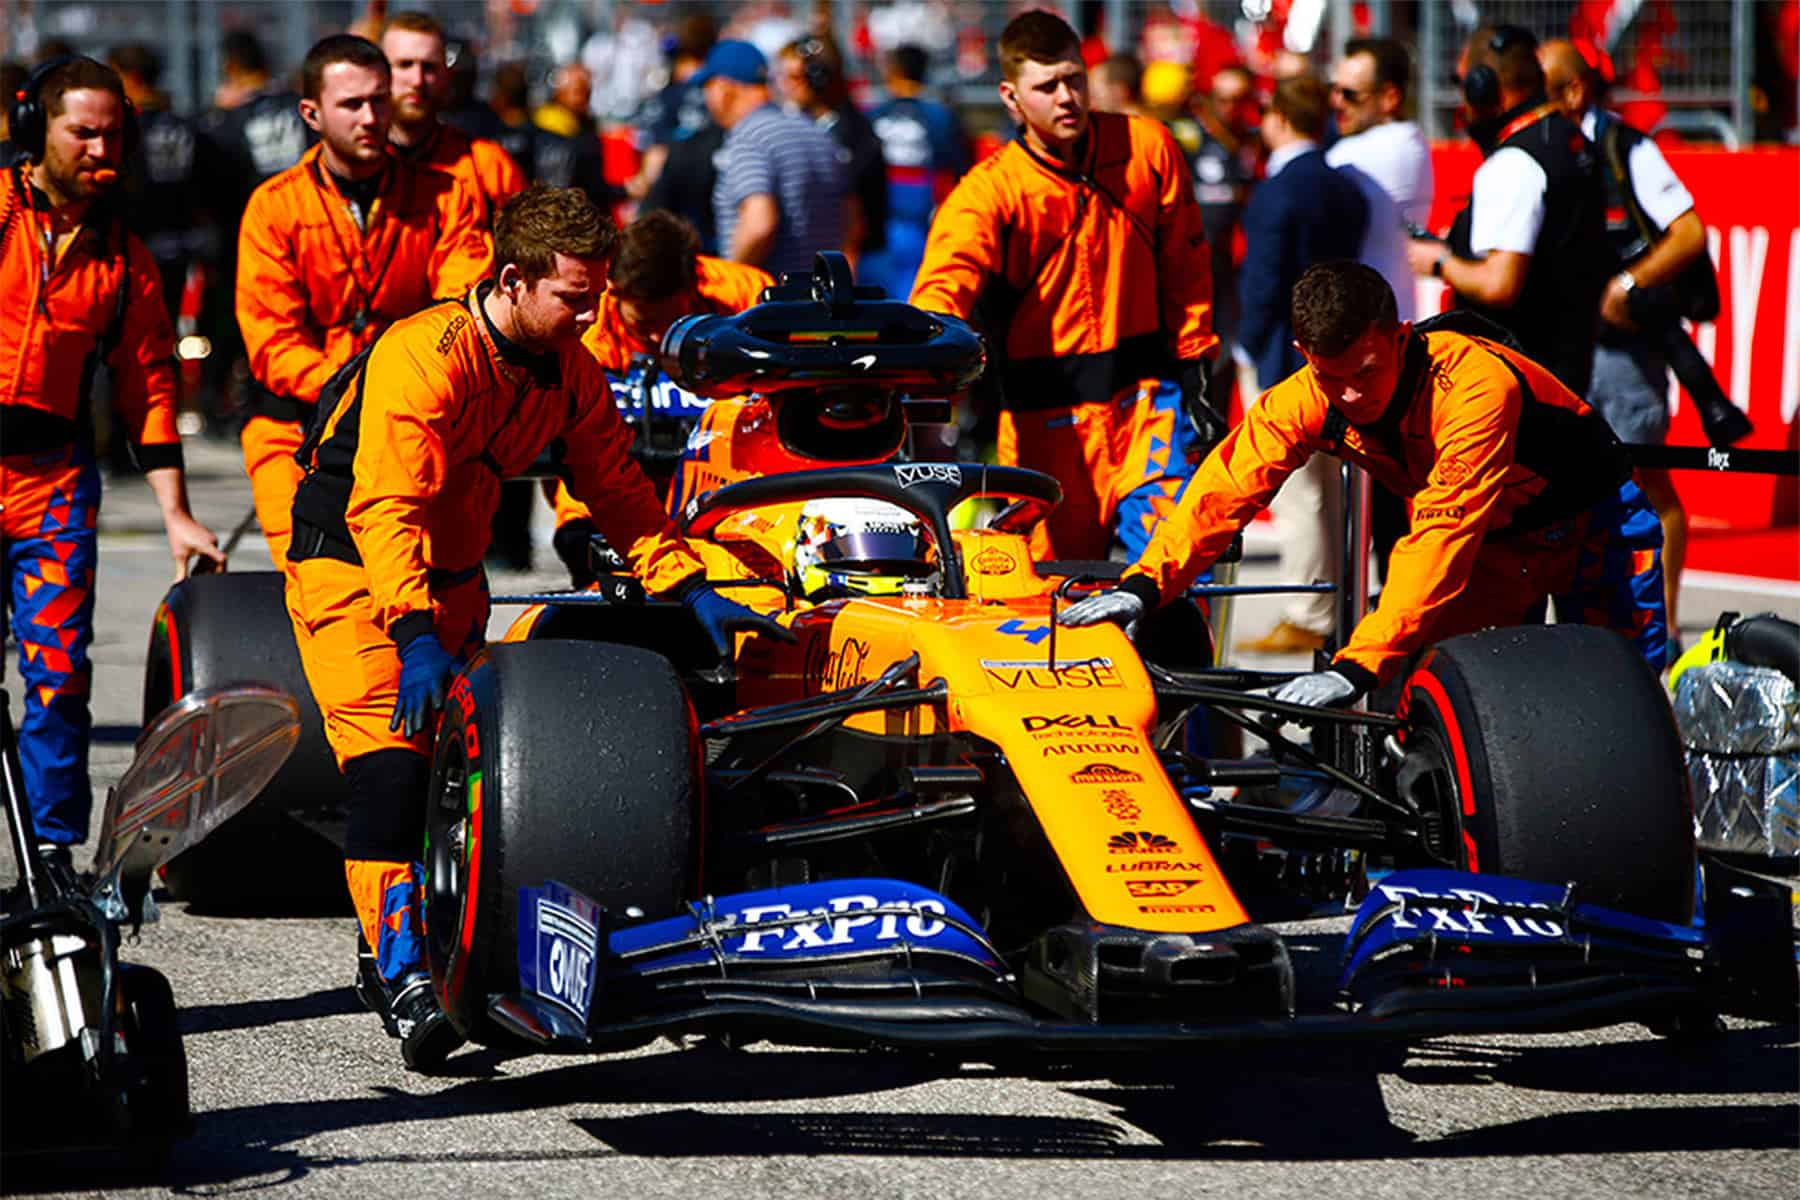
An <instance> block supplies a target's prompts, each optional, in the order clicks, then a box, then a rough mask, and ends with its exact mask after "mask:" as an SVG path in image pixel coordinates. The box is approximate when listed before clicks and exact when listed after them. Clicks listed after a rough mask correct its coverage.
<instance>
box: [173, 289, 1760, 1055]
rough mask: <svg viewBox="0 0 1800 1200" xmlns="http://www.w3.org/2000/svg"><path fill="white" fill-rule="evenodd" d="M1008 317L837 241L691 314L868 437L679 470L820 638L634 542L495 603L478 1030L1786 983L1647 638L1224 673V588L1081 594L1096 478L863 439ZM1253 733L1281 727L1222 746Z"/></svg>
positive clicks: (975, 1024) (431, 926)
mask: <svg viewBox="0 0 1800 1200" xmlns="http://www.w3.org/2000/svg"><path fill="white" fill-rule="evenodd" d="M981 353H982V348H981V345H980V343H979V340H978V339H976V338H975V337H974V336H973V335H972V334H971V333H970V332H969V331H968V330H967V328H966V327H959V326H955V325H954V324H947V323H946V322H945V320H944V319H941V318H937V317H932V316H929V315H928V314H923V313H920V312H919V311H918V310H916V309H911V308H908V307H907V306H905V305H902V304H898V303H896V302H891V301H885V300H882V299H880V298H879V297H878V296H871V295H869V294H868V293H867V292H865V291H859V290H858V289H856V288H855V286H854V284H853V283H852V282H851V280H850V278H849V275H848V272H847V271H846V270H845V269H843V267H842V264H841V261H836V262H834V261H831V260H830V257H829V256H821V262H820V265H819V267H818V269H817V270H816V271H815V275H814V277H813V278H812V279H810V280H806V279H795V278H793V277H790V278H789V280H788V281H786V282H785V283H784V284H783V285H782V286H780V287H778V288H775V289H771V292H770V293H769V294H768V296H767V298H766V302H765V303H764V304H761V305H758V306H757V307H755V308H752V309H750V310H747V311H746V312H744V313H742V314H738V315H737V316H732V317H695V318H688V319H685V320H683V321H682V322H678V323H677V324H676V326H675V327H674V328H673V329H671V330H670V332H669V334H668V336H667V338H666V339H665V341H664V344H663V353H662V362H661V368H662V370H663V371H664V372H665V374H666V376H667V378H668V379H670V380H672V381H673V382H674V383H675V384H676V385H678V386H679V387H681V388H683V389H685V390H687V391H689V392H692V393H697V394H700V395H703V396H714V397H720V398H731V397H739V396H742V395H744V394H746V393H752V394H754V395H755V396H757V397H760V398H762V399H761V402H766V404H767V418H766V419H767V420H769V421H771V422H774V423H775V424H776V425H777V426H782V425H783V423H786V426H787V427H789V428H790V429H791V430H792V431H795V432H796V434H797V435H798V431H799V430H801V428H802V427H803V426H804V427H805V428H806V429H807V430H809V431H810V432H811V433H814V434H816V433H817V432H818V431H819V428H820V427H821V426H824V427H833V426H834V425H835V427H837V428H838V429H839V430H840V431H844V430H848V431H851V432H853V433H854V434H855V435H856V436H855V437H854V438H852V442H853V444H854V445H855V446H856V447H857V450H856V451H855V452H852V453H851V454H849V455H848V456H847V458H848V459H849V460H850V463H849V465H845V464H844V463H843V462H840V463H839V464H837V465H823V466H818V465H815V466H810V467H805V469H790V470H782V471H779V472H776V473H768V474H753V475H751V476H749V477H745V478H738V479H735V481H733V480H732V479H731V478H730V477H729V475H727V476H723V477H720V478H718V479H714V480H710V481H709V482H708V483H707V485H706V486H704V487H699V488H692V489H689V490H688V491H687V493H686V494H685V496H684V498H683V499H682V503H681V507H680V525H681V527H682V530H683V532H684V533H685V534H686V536H688V537H689V538H690V539H692V540H693V541H694V542H695V544H696V545H697V547H698V549H699V551H700V552H701V554H702V556H703V558H704V559H705V561H706V564H707V568H708V576H709V578H710V579H711V580H712V582H713V583H714V584H715V585H718V586H724V587H728V588H729V589H730V592H729V594H730V595H732V596H733V597H734V598H736V599H739V600H742V601H743V602H744V603H746V604H750V605H752V606H754V607H757V608H759V609H761V610H763V611H765V612H767V613H769V614H771V615H773V616H775V617H776V619H777V620H778V621H779V622H780V623H781V624H783V625H785V626H786V627H787V628H788V629H789V630H791V631H792V633H793V634H794V639H793V641H792V642H791V643H787V642H782V641H777V640H775V639H772V638H769V637H765V636H760V635H754V634H740V635H738V636H737V639H736V642H735V644H734V645H733V646H732V647H731V649H730V652H729V653H726V654H720V653H719V652H718V650H717V649H716V648H715V646H714V644H713V643H712V642H711V641H710V640H709V639H708V638H706V637H705V636H704V635H703V634H702V632H701V630H700V629H699V628H698V627H697V625H696V624H695V623H694V621H693V618H692V617H691V615H690V614H689V613H688V612H687V610H686V609H685V608H684V607H683V606H682V605H681V604H679V603H674V602H662V601H658V600H654V599H650V598H648V597H646V596H645V594H644V592H643V590H642V588H640V587H639V586H638V585H637V584H636V582H635V581H634V580H632V579H631V578H630V577H629V576H624V575H618V574H607V573H602V574H601V576H600V580H599V583H598V584H597V585H596V586H595V587H593V588H592V589H589V590H584V591H580V592H556V593H545V594H537V595H525V596H517V597H511V598H506V597H502V598H497V601H496V602H497V603H500V602H506V601H507V600H508V599H510V600H511V601H513V602H517V603H522V604H524V605H526V608H525V610H524V612H523V614H522V615H521V616H520V617H519V618H518V620H517V621H515V622H514V624H513V626H512V629H511V630H510V632H509V633H508V634H507V636H506V637H505V638H504V639H503V640H501V641H500V642H498V643H495V644H492V645H490V646H489V647H487V648H486V649H484V650H482V651H480V652H478V653H477V654H476V655H475V656H474V657H473V658H472V659H471V661H470V662H469V663H468V664H467V667H466V669H465V670H464V671H463V672H462V673H461V674H460V675H459V676H458V678H457V680H456V682H455V684H454V686H453V688H452V691H451V694H450V697H449V701H448V704H447V707H446V710H445V712H444V715H443V717H442V719H441V722H440V725H439V727H438V731H437V737H436V744H435V754H434V762H433V771H432V783H431V790H430V795H429V806H428V831H429V832H428V839H427V843H426V845H425V846H424V847H423V851H422V855H423V858H422V860H423V862H424V865H425V871H426V874H425V886H424V891H425V896H426V911H425V930H426V940H427V944H428V959H429V962H430V967H431V972H432V977H433V982H434V984H435V986H436V988H437V991H438V994H439V998H440V1000H441V1002H442V1004H443V1007H444V1009H445V1011H446V1012H447V1013H448V1014H449V1015H450V1018H451V1020H452V1021H453V1022H454V1023H455V1024H456V1026H457V1028H458V1029H459V1030H460V1031H462V1032H463V1033H464V1034H466V1035H467V1036H469V1037H470V1038H472V1039H473V1040H475V1041H478V1042H482V1043H485V1044H489V1045H492V1046H496V1047H501V1048H505V1049H511V1050H516V1051H519V1052H529V1053H539V1052H546V1051H548V1052H570V1053H589V1052H597V1051H607V1050H618V1049H625V1048H629V1047H632V1046H636V1045H640V1044H643V1043H645V1042H648V1041H650V1040H652V1039H653V1038H655V1037H657V1036H660V1035H664V1034H677V1033H683V1032H698V1033H713V1034H719V1035H727V1036H729V1037H731V1038H732V1039H733V1040H736V1041H744V1040H756V1039H769V1040H778V1041H783V1042H790V1043H797V1044H817V1045H832V1046H890V1047H923V1048H931V1049H938V1050H943V1051H945V1052H949V1053H957V1052H967V1053H986V1052H991V1051H998V1050H1003V1049H1006V1048H1016V1049H1025V1050H1032V1051H1038V1052H1048V1053H1053V1054H1054V1053H1058V1052H1069V1053H1078V1052H1096V1051H1097V1052H1113V1051H1120V1050H1164V1049H1169V1048H1173V1047H1180V1046H1193V1045H1206V1044H1214V1045H1237V1046H1242V1045H1249V1044H1261V1043H1271V1042H1285V1041H1292V1040H1296V1039H1310V1038H1341V1039H1346V1040H1358V1039H1389V1040H1398V1041H1406V1040H1412V1039H1418V1038H1424V1037H1431V1036H1436V1035H1442V1034H1472V1033H1481V1032H1495V1031H1534V1030H1552V1029H1564V1028H1571V1027H1577V1026H1585V1025H1603V1024H1610V1023H1613V1022H1617V1021H1622V1020H1637V1021H1642V1022H1645V1023H1648V1024H1651V1025H1652V1026H1653V1027H1655V1028H1658V1029H1662V1030H1667V1031H1678V1030H1691V1029H1695V1028H1699V1027H1703V1026H1706V1025H1709V1024H1710V1022H1711V1021H1712V1020H1713V1019H1714V1017H1715V1016H1716V1014H1718V1013H1721V1012H1737V1013H1743V1014H1745V1015H1761V1016H1770V1017H1772V1019H1791V1017H1792V1012H1793V1005H1794V999H1793V996H1794V980H1795V976H1794V959H1793V952H1792V942H1791V935H1790V931H1789V928H1788V925H1789V914H1788V907H1787V905H1788V900H1787V896H1786V893H1785V891H1783V890H1780V889H1777V890H1775V891H1770V890H1769V889H1768V888H1767V887H1765V886H1763V885H1761V884H1759V883H1758V882H1757V881H1756V879H1755V878H1754V877H1751V876H1748V875H1743V874H1741V873H1735V872H1731V871H1730V870H1729V869H1728V868H1726V867H1724V866H1722V865H1720V864H1714V863H1707V864H1706V865H1705V867H1704V869H1703V870H1697V861H1696V855H1695V849H1694V835H1693V818H1692V811H1691V807H1690V804H1689V801H1688V796H1687V790H1686V783H1685V774H1684V770H1683V764H1682V754H1681V747H1680V744H1679V741H1678V739H1677V736H1676V731H1675V727H1674V723H1673V720H1672V718H1671V716H1670V712H1669V707H1668V702H1667V700H1666V698H1665V697H1664V694H1663V693H1662V691H1661V689H1660V687H1659V685H1658V682H1657V680H1656V679H1655V678H1654V677H1653V676H1652V675H1651V674H1650V673H1649V672H1648V671H1647V669H1646V668H1645V667H1644V665H1643V663H1642V661H1641V660H1640V659H1639V658H1637V657H1636V656H1635V655H1634V653H1633V652H1632V650H1631V648H1630V647H1629V646H1628V645H1627V644H1626V643H1625V642H1624V641H1623V640H1622V639H1619V638H1618V637H1617V636H1616V635H1614V634H1611V633H1608V632H1605V631H1602V630H1595V629H1591V628H1586V627H1578V626H1549V627H1533V628H1517V629H1500V630H1489V631H1485V632H1482V633H1478V634H1473V635H1468V636H1463V637H1458V638H1454V639H1451V640H1448V641H1445V642H1443V643H1441V644H1439V645H1437V646H1435V647H1432V648H1431V649H1430V650H1429V651H1427V652H1426V653H1425V654H1423V655H1422V656H1421V657H1420V658H1419V659H1418V661H1417V662H1416V663H1415V664H1414V666H1413V668H1412V670H1411V672H1410V674H1409V675H1408V676H1407V677H1406V678H1405V679H1404V681H1403V683H1402V685H1401V686H1400V687H1399V688H1398V690H1397V692H1396V694H1395V697H1394V703H1393V704H1391V705H1390V706H1389V708H1390V709H1391V711H1363V710H1339V709H1327V708H1313V707H1309V706H1302V705H1295V704H1288V703H1283V702H1281V701H1277V700H1274V699H1272V698H1271V697H1270V696H1268V695H1267V694H1265V693H1266V691H1267V689H1269V688H1271V687H1273V686H1278V685H1279V684H1281V683H1283V682H1285V681H1286V680H1287V679H1289V678H1292V676H1291V675H1290V674H1288V673H1285V672H1271V671H1260V670H1247V669H1235V668H1230V667H1221V666H1218V665H1215V663H1214V661H1213V656H1212V653H1211V649H1210V640H1209V638H1208V636H1207V627H1206V622H1205V619H1204V616H1203V615H1202V613H1201V611H1200V609H1199V608H1198V607H1196V606H1195V605H1192V604H1188V605H1175V606H1170V607H1169V608H1167V609H1165V610H1163V611H1161V612H1159V613H1157V614H1155V615H1154V617H1153V618H1150V619H1146V620H1145V621H1144V622H1142V623H1141V627H1140V628H1138V629H1137V630H1135V631H1134V632H1133V633H1132V634H1128V633H1127V632H1126V631H1125V630H1123V629H1121V628H1119V627H1117V626H1114V625H1110V624H1102V625H1093V626H1085V627H1080V628H1075V627H1069V626H1066V625H1063V624H1061V623H1059V620H1058V614H1059V613H1060V612H1061V611H1063V610H1064V609H1066V607H1067V606H1068V604H1069V603H1070V602H1071V601H1072V600H1073V599H1075V598H1078V597H1080V596H1082V595H1084V594H1086V592H1087V591H1088V590H1089V589H1091V588H1093V587H1095V586H1099V585H1101V584H1103V583H1104V582H1106V581H1108V580H1110V579H1114V578H1116V577H1117V575H1118V573H1119V570H1120V564H1117V563H1104V562H1060V563H1040V562H1034V561H1033V560H1032V557H1031V555H1030V552H1029V545H1028V541H1027V538H1026V533H1027V531H1028V530H1029V529H1030V528H1031V527H1032V526H1033V525H1034V523H1036V522H1037V521H1039V520H1041V519H1042V518H1043V516H1044V514H1045V513H1047V512H1048V511H1049V510H1050V509H1051V508H1052V507H1054V505H1055V504H1056V503H1057V502H1058V500H1059V498H1060V495H1061V489H1060V485H1059V484H1058V482H1057V481H1056V480H1055V479H1053V478H1051V477H1049V476H1047V475H1044V474H1041V473H1038V472H1035V471H1032V470H1029V469H1024V468H1016V467H1015V468H1008V467H997V466H989V465H984V464H980V463H956V462H935V461H912V460H909V459H908V458H907V456H906V455H905V454H904V453H900V454H892V453H890V451H891V450H893V449H894V447H886V446H884V445H881V444H879V443H881V442H882V439H881V438H879V437H876V436H875V435H873V434H870V433H869V432H868V431H869V430H871V429H874V428H876V427H883V428H886V427H887V425H886V424H885V423H886V422H890V421H891V420H892V419H893V413H894V412H898V411H899V408H898V407H897V406H898V405H899V398H900V397H901V396H902V395H908V394H919V393H921V392H923V391H925V390H926V389H927V388H928V387H933V386H935V387H938V388H940V389H941V388H942V387H943V386H944V385H945V384H946V381H949V382H951V383H955V382H956V381H959V380H960V381H966V379H967V378H968V377H970V376H971V375H972V374H973V373H974V372H975V371H978V370H979V369H980V365H981V362H980V356H981ZM940 394H941V392H940ZM871 397H874V398H879V399H880V400H881V401H882V403H880V404H875V403H871V402H870V399H871ZM759 419H760V418H759ZM707 428H708V425H707V423H706V422H702V423H701V425H699V426H697V427H696V436H695V437H693V438H690V439H689V448H690V450H696V449H698V450H708V449H716V448H717V447H716V446H713V445H711V444H709V443H707V444H702V445H701V446H698V447H696V446H695V445H694V443H695V442H696V441H702V440H703V439H702V438H701V437H700V436H699V434H700V433H701V432H702V431H704V430H706V429H707ZM865 434H866V435H867V436H866V437H865V436H864V435H865ZM793 443H794V444H796V445H802V446H804V445H805V444H806V442H805V438H804V437H801V436H796V438H795V439H793ZM801 457H802V458H806V457H808V456H807V455H805V454H802V455H801ZM814 461H819V460H818V459H816V458H815V459H814ZM794 465H796V466H804V464H800V463H796V464H794ZM971 512H976V513H979V514H980V516H979V519H975V520H970V519H968V514H969V513H971ZM966 526H972V527H966ZM597 561H598V562H600V563H601V565H604V560H597ZM199 582H200V583H201V584H203V585H204V586H208V587H213V586H217V585H218V582H221V581H215V582H214V583H212V584H207V583H206V581H199ZM1229 590H1231V589H1229V588H1226V587H1213V586H1211V585H1202V586H1200V587H1199V588H1197V589H1196V593H1197V596H1196V598H1197V599H1198V600H1200V601H1202V602H1203V601H1205V600H1206V599H1207V598H1208V595H1209V593H1210V594H1219V593H1223V592H1227V591H1229ZM190 611H191V610H190ZM243 612H244V610H243V608H242V607H241V606H240V607H239V608H238V610H237V614H238V617H239V619H240V621H241V620H242V617H243ZM153 657H154V656H153ZM1196 713H1198V714H1200V715H1201V716H1203V718H1204V720H1203V721H1199V722H1196V721H1195V720H1194V719H1193V718H1194V716H1195V715H1196ZM1233 726H1236V727H1241V728H1242V729H1243V730H1245V731H1247V732H1249V733H1251V734H1254V735H1255V737H1256V738H1257V739H1260V741H1261V743H1262V744H1263V745H1265V746H1266V748H1265V749H1261V750H1259V751H1258V752H1257V753H1256V754H1254V755H1251V756H1248V757H1245V756H1236V755H1231V754H1228V753H1225V752H1223V751H1221V750H1218V749H1216V748H1215V745H1223V744H1225V740H1224V739H1222V738H1220V737H1219V736H1218V735H1219V733H1220V731H1222V730H1224V729H1227V728H1229V727H1233ZM1296 727H1298V729H1299V730H1300V731H1301V732H1300V733H1299V734H1298V735H1297V734H1296V733H1295V732H1294V731H1295V729H1296ZM1626 748H1629V752H1628V753H1627V752H1626ZM1697 879H1698V880H1699V881H1700V886H1699V888H1698V889H1697V887H1696V880H1697ZM1697 901H1698V903H1699V904H1700V905H1702V906H1703V912H1704V922H1703V923H1702V922H1699V921H1697V920H1696V905H1697ZM1325 911H1330V912H1336V913H1340V914H1347V913H1354V920H1353V922H1352V924H1351V927H1350V930H1349V932H1348V933H1347V934H1346V935H1344V936H1343V937H1342V963H1341V969H1340V971H1339V972H1338V974H1337V976H1336V978H1335V985H1334V986H1332V987H1330V988H1328V989H1327V991H1328V992H1329V994H1328V995H1325V996H1322V997H1321V996H1317V995H1312V994H1309V993H1310V990H1311V989H1308V988H1307V987H1304V986H1302V981H1301V980H1300V979H1299V975H1300V974H1301V973H1300V972H1297V971H1296V967H1295V955H1294V954H1293V953H1291V950H1290V945H1289V943H1288V941H1287V940H1285V939H1284V937H1283V936H1282V935H1281V934H1279V933H1278V932H1277V931H1276V930H1275V929H1274V928H1273V927H1272V926H1274V925H1276V924H1279V923H1281V922H1284V921H1290V920H1293V919H1296V918H1300V917H1305V916H1308V915H1317V914H1318V913H1320V912H1325Z"/></svg>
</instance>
